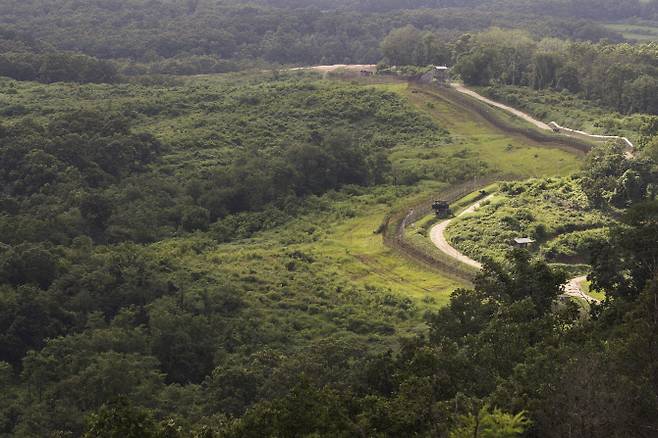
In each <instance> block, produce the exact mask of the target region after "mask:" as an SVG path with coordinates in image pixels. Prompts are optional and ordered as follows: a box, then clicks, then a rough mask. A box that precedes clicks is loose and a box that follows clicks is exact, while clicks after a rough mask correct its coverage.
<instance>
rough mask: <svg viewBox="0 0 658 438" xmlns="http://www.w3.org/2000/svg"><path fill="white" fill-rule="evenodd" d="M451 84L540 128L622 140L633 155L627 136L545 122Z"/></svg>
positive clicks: (575, 135)
mask: <svg viewBox="0 0 658 438" xmlns="http://www.w3.org/2000/svg"><path fill="white" fill-rule="evenodd" d="M451 86H452V88H454V89H455V90H457V91H459V92H460V93H462V94H466V95H468V96H471V97H473V98H475V99H477V100H479V101H481V102H484V103H486V104H488V105H491V106H493V107H496V108H500V109H502V110H504V111H507V112H508V113H511V114H514V115H515V116H517V117H518V118H520V119H523V120H525V121H526V122H528V123H531V124H533V125H534V126H536V127H537V128H540V129H544V130H551V131H552V130H553V128H556V129H558V130H559V132H561V133H562V134H564V135H571V136H573V137H581V138H587V139H589V140H595V141H601V140H621V141H623V142H624V144H625V145H626V147H627V151H626V156H627V157H629V158H632V157H633V149H634V147H635V146H634V145H633V143H632V142H631V141H630V140H629V139H628V138H626V137H620V136H618V135H600V134H590V133H588V132H585V131H579V130H577V129H571V128H566V127H564V126H560V125H558V124H557V123H556V122H550V123H544V122H542V121H541V120H537V119H535V118H534V117H532V116H531V115H529V114H526V113H524V112H523V111H519V110H517V109H516V108H512V107H511V106H509V105H505V104H503V103H500V102H496V101H495V100H491V99H488V98H486V97H484V96H483V95H481V94H479V93H476V92H475V91H473V90H469V89H468V88H466V87H464V86H463V85H461V84H457V83H452V84H451Z"/></svg>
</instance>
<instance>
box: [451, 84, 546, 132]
mask: <svg viewBox="0 0 658 438" xmlns="http://www.w3.org/2000/svg"><path fill="white" fill-rule="evenodd" d="M451 86H452V88H454V89H455V90H457V91H459V92H460V93H462V94H466V95H468V96H471V97H474V98H475V99H477V100H479V101H482V102H484V103H487V104H489V105H491V106H495V107H496V108H500V109H502V110H505V111H507V112H509V113H512V114H514V115H515V116H517V117H518V118H520V119H523V120H525V121H526V122H529V123H532V124H533V125H535V126H536V127H538V128H540V129H544V130H551V131H552V128H551V127H550V126H548V124H546V123H544V122H542V121H541V120H537V119H535V118H534V117H532V116H530V115H529V114H526V113H524V112H523V111H519V110H517V109H516V108H512V107H511V106H508V105H505V104H502V103H500V102H496V101H495V100H491V99H488V98H486V97H484V96H483V95H481V94H478V93H476V92H475V91H473V90H469V89H468V88H466V87H464V86H463V85H461V84H456V83H452V84H451Z"/></svg>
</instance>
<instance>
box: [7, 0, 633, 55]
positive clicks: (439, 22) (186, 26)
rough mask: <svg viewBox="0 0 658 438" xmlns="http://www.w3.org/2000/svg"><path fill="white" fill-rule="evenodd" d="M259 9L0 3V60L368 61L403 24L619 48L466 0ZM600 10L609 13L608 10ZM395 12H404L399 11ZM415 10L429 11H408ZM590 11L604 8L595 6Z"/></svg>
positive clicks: (207, 3)
mask: <svg viewBox="0 0 658 438" xmlns="http://www.w3.org/2000/svg"><path fill="white" fill-rule="evenodd" d="M261 3H271V4H261V5H248V4H244V2H237V1H235V0H234V1H231V2H216V1H211V0H190V1H186V2H182V1H180V2H174V1H163V0H161V1H145V0H114V1H112V2H107V1H103V0H89V1H85V2H70V1H64V0H51V1H49V2H47V4H42V3H40V2H36V1H19V0H7V1H4V2H2V4H0V53H2V52H23V51H39V52H40V53H44V52H45V51H52V50H53V49H55V50H58V51H73V52H80V53H85V54H87V55H89V56H94V57H97V58H100V59H130V60H135V61H139V62H148V63H153V62H159V61H161V60H163V59H169V58H175V57H178V58H187V57H193V56H202V55H207V56H213V57H215V58H218V59H223V60H226V59H232V60H234V59H240V60H243V59H263V60H265V61H268V62H274V63H300V64H317V63H349V62H352V63H354V62H359V63H360V62H377V61H378V60H379V59H380V58H381V51H380V49H379V43H380V41H381V40H382V38H384V36H385V35H386V34H387V33H388V32H389V31H391V30H392V29H394V28H397V27H401V26H404V25H407V24H412V25H414V26H416V27H418V28H419V29H424V30H432V31H441V32H443V33H448V34H450V33H452V34H456V35H458V34H460V33H463V32H466V31H479V30H483V29H487V28H489V27H491V26H501V27H520V28H523V29H528V30H529V31H531V32H533V34H535V35H536V36H538V37H543V36H554V37H559V38H573V39H583V40H589V39H591V40H593V41H598V40H599V39H600V38H607V39H611V40H621V36H620V35H619V34H618V33H615V32H612V31H609V30H606V29H605V28H603V27H602V26H600V25H595V24H592V23H584V22H583V21H582V18H581V17H582V16H584V15H583V14H580V13H578V14H571V13H567V14H563V15H560V17H559V18H555V17H550V13H547V12H550V11H551V10H552V9H550V8H549V9H545V8H544V7H540V6H532V7H530V6H528V7H526V8H521V9H519V8H517V7H516V6H514V7H512V5H509V4H507V3H506V2H505V1H496V2H489V3H487V5H490V4H491V5H495V7H484V6H482V7H474V6H477V5H483V3H482V2H473V1H471V2H466V3H465V4H457V3H458V2H452V1H450V2H433V1H432V2H428V1H417V2H401V1H400V0H396V1H395V2H371V1H369V2H340V1H336V2H331V3H329V2H321V1H316V2H311V4H310V5H309V4H307V3H306V2H305V3H304V4H303V5H302V4H301V2H299V3H300V4H295V3H291V4H290V5H288V6H290V7H291V8H292V9H291V8H288V9H285V8H282V7H273V6H286V5H287V3H286V2H261ZM605 3H606V4H607V3H610V5H611V6H610V7H611V8H612V6H613V4H612V2H607V1H606V2H605ZM626 3H632V4H633V5H635V4H636V3H637V0H626V1H624V2H621V3H615V4H614V6H615V8H616V9H615V10H623V11H626V10H629V11H633V10H636V9H637V8H636V7H635V6H633V7H630V6H629V7H628V8H627V7H626V6H624V5H626ZM533 4H534V3H533ZM539 4H542V3H539ZM578 4H580V3H578ZM331 5H333V7H329V6H331ZM341 5H343V7H341V8H340V10H337V9H336V8H337V7H340V6H341ZM387 5H388V6H387ZM297 6H303V7H297ZM403 7H404V8H406V9H405V10H400V9H401V8H403ZM421 7H423V8H424V7H432V8H435V7H436V8H435V9H418V8H421ZM551 8H552V7H551ZM328 9H333V10H328ZM592 9H593V10H595V11H597V12H601V11H605V10H606V9H605V7H601V6H599V5H597V6H596V7H595V8H592ZM610 14H611V15H610V16H615V17H616V18H619V16H620V15H614V14H612V12H611V13H610ZM547 15H548V17H547Z"/></svg>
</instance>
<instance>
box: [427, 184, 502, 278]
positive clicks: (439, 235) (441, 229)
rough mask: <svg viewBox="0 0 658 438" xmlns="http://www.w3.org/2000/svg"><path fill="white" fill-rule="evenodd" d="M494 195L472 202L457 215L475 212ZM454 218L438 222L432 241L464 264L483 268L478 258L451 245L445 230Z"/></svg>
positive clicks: (432, 231)
mask: <svg viewBox="0 0 658 438" xmlns="http://www.w3.org/2000/svg"><path fill="white" fill-rule="evenodd" d="M492 197H493V195H489V196H487V197H486V198H484V199H480V200H479V201H477V202H475V203H473V204H471V206H469V207H468V208H467V209H465V210H464V211H462V212H461V213H459V214H458V215H457V217H459V216H463V215H465V214H469V213H473V212H474V211H475V210H477V209H478V208H479V207H480V205H482V203H483V202H484V201H487V200H489V199H491V198H492ZM453 220H454V218H453V219H446V220H443V221H441V222H439V223H438V224H436V225H434V226H433V227H432V228H431V229H430V240H431V241H432V243H433V244H434V246H436V247H437V248H439V250H441V252H443V253H445V254H447V255H449V256H450V257H452V258H453V259H455V260H459V261H460V262H462V263H464V264H467V265H469V266H473V267H474V268H477V269H482V263H480V262H478V261H476V260H473V259H472V258H470V257H469V256H467V255H466V254H464V253H462V252H460V251H459V250H458V249H457V248H455V247H454V246H452V245H450V243H448V240H447V239H446V237H445V231H446V228H448V225H450V223H451V222H452V221H453Z"/></svg>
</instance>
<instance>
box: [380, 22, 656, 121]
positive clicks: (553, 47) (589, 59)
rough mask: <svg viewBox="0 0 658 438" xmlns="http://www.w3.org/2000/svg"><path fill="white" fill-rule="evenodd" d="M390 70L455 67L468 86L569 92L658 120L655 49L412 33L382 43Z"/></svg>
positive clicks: (516, 35)
mask: <svg viewBox="0 0 658 438" xmlns="http://www.w3.org/2000/svg"><path fill="white" fill-rule="evenodd" d="M382 51H383V55H384V57H385V58H384V61H385V63H388V64H392V65H417V66H427V65H429V64H448V65H452V66H453V67H454V68H453V72H454V73H456V74H458V75H459V76H461V79H462V80H463V81H464V82H465V83H466V84H469V85H479V86H485V85H495V84H505V85H525V86H531V87H533V88H535V89H554V90H558V91H561V90H567V91H570V92H572V93H577V94H580V95H582V96H583V97H584V98H586V99H588V100H594V101H599V102H600V103H602V104H603V105H605V106H607V107H609V108H612V109H615V110H616V111H619V112H622V113H630V112H648V113H653V114H656V113H658V44H656V43H646V44H640V45H631V44H612V43H610V42H599V43H592V42H587V41H566V40H561V39H558V38H542V39H536V38H533V36H532V35H530V34H529V33H527V32H524V31H521V30H505V29H500V28H492V29H490V30H488V31H486V32H483V33H478V34H463V35H461V36H460V37H458V38H456V39H453V40H450V39H444V38H442V36H441V35H440V34H436V33H434V32H431V31H421V30H419V29H417V28H415V27H413V26H405V27H402V28H398V29H395V30H393V31H392V32H391V33H389V34H388V36H386V38H384V40H383V41H382Z"/></svg>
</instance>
